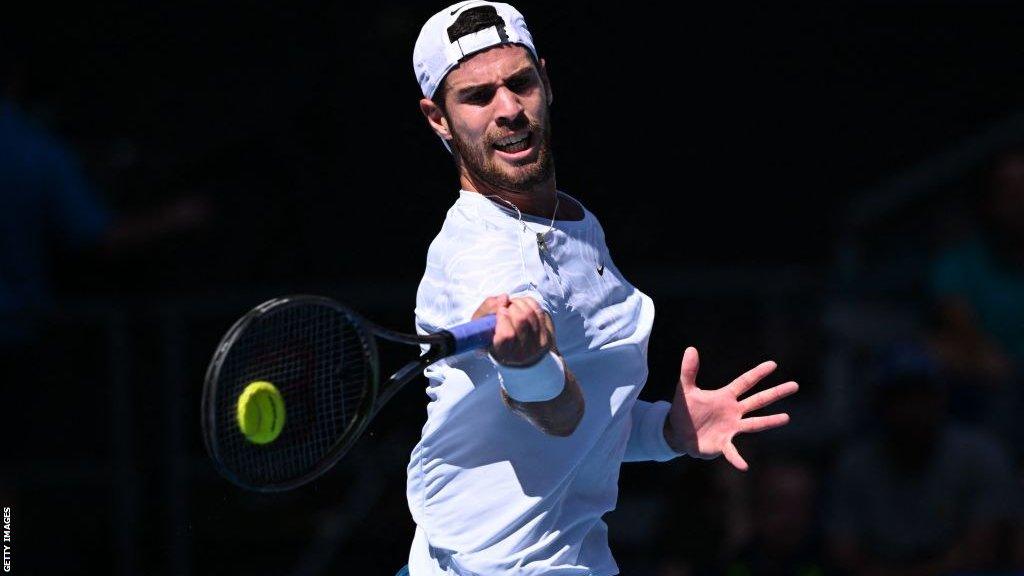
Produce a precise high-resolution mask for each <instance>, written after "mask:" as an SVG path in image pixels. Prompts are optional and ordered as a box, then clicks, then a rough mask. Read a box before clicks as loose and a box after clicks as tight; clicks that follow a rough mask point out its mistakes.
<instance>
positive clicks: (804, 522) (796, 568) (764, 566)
mask: <svg viewBox="0 0 1024 576" xmlns="http://www.w3.org/2000/svg"><path fill="white" fill-rule="evenodd" d="M752 474H753V475H752V476H751V477H750V485H751V487H752V489H753V503H752V506H751V512H752V514H751V517H750V520H751V521H752V523H753V524H752V534H751V537H750V538H749V540H748V541H747V542H743V543H742V544H741V546H740V548H739V551H738V553H737V554H736V557H735V558H734V559H732V560H731V561H729V562H728V563H727V568H726V569H725V570H723V571H722V572H721V573H723V574H725V575H726V576H822V575H823V574H825V571H824V567H823V566H822V562H821V557H822V555H821V542H820V541H819V538H818V534H819V533H820V531H819V530H817V526H816V524H817V522H818V518H817V517H816V511H817V510H818V506H817V492H818V480H817V478H816V477H815V474H814V470H813V469H812V468H811V467H810V466H808V465H807V464H805V463H802V462H799V461H797V460H786V459H781V460H775V459H772V458H771V457H770V456H769V457H768V458H766V461H765V462H764V463H763V464H762V465H761V468H756V469H754V471H753V472H752Z"/></svg>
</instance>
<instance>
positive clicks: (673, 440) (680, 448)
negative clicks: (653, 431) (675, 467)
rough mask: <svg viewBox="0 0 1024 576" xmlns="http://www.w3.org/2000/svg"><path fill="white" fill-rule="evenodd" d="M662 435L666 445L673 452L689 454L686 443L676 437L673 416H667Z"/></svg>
mask: <svg viewBox="0 0 1024 576" xmlns="http://www.w3.org/2000/svg"><path fill="white" fill-rule="evenodd" d="M661 433H662V434H663V435H664V436H665V443H666V444H668V447H669V448H671V449H672V451H673V452H677V453H679V454H689V453H690V451H689V450H687V448H686V446H685V445H684V443H683V442H682V441H681V440H680V439H679V438H677V437H676V433H675V429H674V428H673V427H672V414H671V412H670V413H669V414H666V415H665V425H664V426H662V429H661Z"/></svg>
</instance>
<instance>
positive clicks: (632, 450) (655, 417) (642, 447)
mask: <svg viewBox="0 0 1024 576" xmlns="http://www.w3.org/2000/svg"><path fill="white" fill-rule="evenodd" d="M671 408H672V405H671V404H669V403H668V402H665V401H663V400H660V401H658V402H653V403H651V402H643V401H641V400H637V402H636V403H635V404H634V405H633V414H632V416H633V426H632V429H633V430H632V434H631V436H630V438H629V444H628V446H627V460H632V461H639V460H654V461H656V462H666V461H668V460H671V459H673V458H677V457H679V456H682V455H683V453H682V452H676V451H675V450H673V449H672V447H671V446H669V445H668V441H667V440H665V418H667V417H668V412H669V410H670V409H671Z"/></svg>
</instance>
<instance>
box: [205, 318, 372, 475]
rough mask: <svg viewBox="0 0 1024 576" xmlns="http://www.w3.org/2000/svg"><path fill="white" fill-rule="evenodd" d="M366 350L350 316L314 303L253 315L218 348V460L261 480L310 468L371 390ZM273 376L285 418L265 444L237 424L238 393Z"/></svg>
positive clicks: (341, 434) (362, 406)
mask: <svg viewBox="0 0 1024 576" xmlns="http://www.w3.org/2000/svg"><path fill="white" fill-rule="evenodd" d="M370 364H371V360H370V350H369V346H368V343H367V341H366V340H365V338H364V336H363V335H362V333H361V332H360V330H359V329H358V327H357V325H356V323H355V320H354V319H353V318H351V317H350V316H349V315H348V314H347V313H345V312H343V311H341V310H338V309H336V308H334V307H331V306H327V305H324V304H317V303H304V304H301V305H292V306H287V305H286V306H282V307H279V308H277V309H271V310H269V311H267V312H265V313H264V314H263V315H261V316H259V317H256V318H254V320H253V322H252V323H251V324H250V325H249V326H247V327H246V329H245V330H244V331H243V333H242V334H241V335H240V337H239V338H238V339H237V340H236V341H235V342H234V343H233V344H232V346H231V349H230V350H229V352H228V354H227V355H226V356H225V358H224V360H223V362H222V367H221V371H220V375H219V377H218V382H219V389H218V392H217V404H218V406H217V414H218V416H217V430H218V435H217V443H218V448H219V456H220V459H221V461H222V463H223V464H224V465H225V467H227V468H228V469H229V470H231V471H232V473H234V474H235V475H236V476H237V477H238V478H239V480H241V481H242V482H244V483H247V484H250V485H255V486H265V485H271V484H279V483H284V482H288V481H292V480H295V479H297V478H300V477H302V476H304V475H306V474H309V473H311V472H313V471H314V470H315V469H316V468H317V466H318V465H319V464H320V463H321V462H322V461H323V460H324V458H325V456H326V455H327V454H328V453H329V452H330V451H331V450H332V449H333V448H335V447H336V446H337V445H338V443H339V441H340V440H341V438H342V437H344V436H345V434H346V433H347V432H348V431H349V429H350V427H352V426H353V425H354V423H355V421H356V420H357V419H358V417H359V415H360V414H361V413H362V412H363V411H365V410H366V409H367V406H368V404H369V403H371V402H372V398H368V396H369V395H370V394H372V390H371V387H370V386H368V384H369V383H370V382H371V379H372V378H373V375H372V374H371V370H372V368H371V366H370ZM257 380H266V381H269V382H271V383H272V384H274V385H275V386H276V387H277V388H278V389H279V390H280V391H281V395H282V396H283V398H284V405H285V414H286V416H285V424H284V428H283V429H282V431H281V434H280V436H279V437H278V438H277V439H276V440H274V441H273V442H271V443H269V444H263V445H259V444H253V443H251V442H250V441H249V440H247V439H246V438H245V436H244V435H243V434H242V432H241V430H239V427H238V425H237V402H238V397H239V395H240V394H241V393H242V390H244V389H245V387H246V386H247V385H248V384H249V383H251V382H254V381H257Z"/></svg>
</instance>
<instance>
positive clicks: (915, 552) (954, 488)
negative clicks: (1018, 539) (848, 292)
mask: <svg viewBox="0 0 1024 576" xmlns="http://www.w3.org/2000/svg"><path fill="white" fill-rule="evenodd" d="M873 400H874V406H875V410H874V411H875V413H876V417H877V418H878V421H879V425H880V426H879V429H878V430H875V431H873V432H871V433H869V434H868V435H867V436H866V437H865V438H863V439H860V440H859V441H857V442H855V443H854V444H853V445H852V446H849V447H848V448H847V449H845V450H844V451H843V452H842V454H841V455H840V459H839V462H838V466H837V469H836V470H835V473H834V478H833V479H832V482H831V488H832V490H833V492H832V494H831V509H830V514H829V519H828V526H827V537H828V546H829V551H830V555H831V556H832V560H833V561H834V563H835V564H836V565H837V566H839V567H841V568H842V569H844V570H846V571H847V572H848V573H849V574H857V575H862V574H863V575H883V574H892V575H896V574H899V575H901V576H915V575H926V574H927V575H941V574H952V573H955V572H957V571H970V570H993V569H1001V568H1005V567H1006V565H1007V564H1008V563H1009V562H1010V560H1009V556H1010V551H1009V547H1010V545H1011V544H1010V543H1009V539H1010V537H1011V534H1010V532H1011V530H1012V529H1013V524H1012V523H1013V522H1015V520H1016V519H1015V516H1014V515H1015V514H1017V513H1018V512H1017V506H1018V505H1019V504H1018V501H1017V499H1018V498H1019V490H1018V489H1017V488H1016V487H1015V486H1014V477H1013V473H1012V469H1011V464H1010V461H1009V458H1008V457H1007V455H1006V454H1005V453H1004V451H1003V449H1002V447H1001V446H1000V445H999V444H998V443H997V441H996V440H995V439H993V438H991V437H990V436H987V435H984V434H982V433H980V432H974V431H971V430H969V429H966V428H963V427H961V426H959V425H953V424H950V423H949V422H948V421H947V419H946V417H945V414H946V401H947V400H946V391H945V388H944V384H943V381H942V379H941V377H940V375H939V371H938V364H937V362H936V361H935V360H934V358H933V357H932V356H931V355H930V354H929V353H928V352H927V351H926V350H925V348H924V347H922V346H917V345H907V346H901V347H897V348H894V349H893V350H891V351H889V352H887V353H886V354H885V355H884V356H883V357H882V361H881V362H880V363H879V369H878V375H877V376H876V378H875V390H874V396H873Z"/></svg>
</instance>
